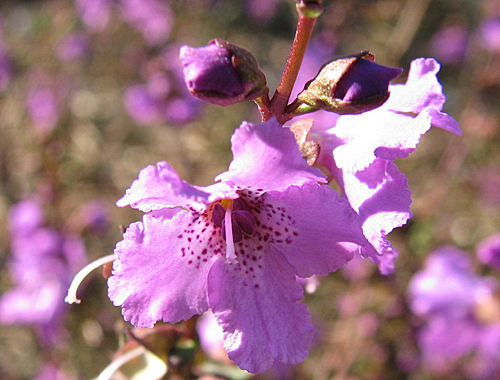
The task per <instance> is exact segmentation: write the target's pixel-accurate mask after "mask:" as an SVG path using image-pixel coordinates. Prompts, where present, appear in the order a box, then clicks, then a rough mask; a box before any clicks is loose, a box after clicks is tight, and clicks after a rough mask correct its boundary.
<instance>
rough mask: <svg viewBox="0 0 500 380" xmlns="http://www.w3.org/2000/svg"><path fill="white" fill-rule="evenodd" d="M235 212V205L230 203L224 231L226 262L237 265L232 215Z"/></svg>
mask: <svg viewBox="0 0 500 380" xmlns="http://www.w3.org/2000/svg"><path fill="white" fill-rule="evenodd" d="M232 212H233V205H232V203H230V204H229V205H228V206H227V208H226V215H225V217H224V230H225V231H226V260H227V261H228V262H229V263H232V264H235V263H236V252H235V250H234V239H233V218H231V213H232Z"/></svg>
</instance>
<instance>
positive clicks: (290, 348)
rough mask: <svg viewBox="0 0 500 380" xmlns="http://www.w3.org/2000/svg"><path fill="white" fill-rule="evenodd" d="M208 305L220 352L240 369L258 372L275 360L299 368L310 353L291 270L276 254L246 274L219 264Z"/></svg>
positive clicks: (304, 309)
mask: <svg viewBox="0 0 500 380" xmlns="http://www.w3.org/2000/svg"><path fill="white" fill-rule="evenodd" d="M208 292H209V302H210V307H211V308H212V310H213V312H214V314H215V317H216V319H217V321H218V323H219V324H220V325H221V326H222V328H223V331H224V348H225V349H226V351H227V352H228V354H229V357H230V358H231V359H232V360H233V361H234V362H235V363H236V364H237V365H238V366H239V367H240V368H242V369H245V370H247V371H250V372H252V373H260V372H263V371H265V370H266V369H268V368H269V367H271V366H272V365H273V363H274V361H275V360H279V361H281V362H284V363H298V362H300V361H302V360H303V359H304V358H305V357H306V356H307V353H308V351H309V345H310V343H311V340H312V338H313V329H312V325H311V324H310V322H309V319H310V316H309V312H308V310H307V306H306V305H304V304H302V303H301V302H300V301H301V300H302V299H303V291H302V287H301V286H300V285H299V284H298V283H297V282H296V280H295V275H294V271H293V268H292V267H291V266H290V265H289V264H288V263H287V261H286V260H285V258H284V256H283V255H282V254H281V253H280V252H278V251H276V250H275V249H272V247H271V249H269V250H268V251H266V252H265V253H264V254H263V255H262V264H261V265H260V266H259V267H256V269H255V270H254V271H251V272H245V271H242V270H240V267H239V266H232V265H227V264H226V262H225V261H224V260H217V261H216V262H215V263H214V265H213V266H212V269H211V271H210V273H209V276H208Z"/></svg>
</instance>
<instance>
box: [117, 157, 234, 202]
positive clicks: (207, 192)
mask: <svg viewBox="0 0 500 380" xmlns="http://www.w3.org/2000/svg"><path fill="white" fill-rule="evenodd" d="M234 197H236V195H234V191H232V190H231V189H230V187H229V186H228V185H227V184H215V185H212V186H208V187H204V188H203V187H198V186H193V185H191V184H189V183H187V182H185V181H183V180H182V179H180V178H179V175H178V174H177V173H176V172H175V170H174V169H173V168H172V167H171V166H170V165H169V164H168V163H167V162H158V163H157V164H156V166H153V165H149V166H147V167H146V168H144V169H142V170H141V171H140V173H139V178H138V179H137V180H135V181H134V182H133V183H132V186H131V187H130V189H128V190H127V191H126V193H125V195H124V196H123V198H121V199H120V200H119V201H118V202H116V204H117V205H118V206H119V207H125V206H129V205H130V206H131V207H133V208H136V209H139V210H141V211H143V212H149V211H152V210H159V209H162V208H165V207H178V206H189V205H191V204H206V203H210V202H213V201H215V200H217V199H221V198H234Z"/></svg>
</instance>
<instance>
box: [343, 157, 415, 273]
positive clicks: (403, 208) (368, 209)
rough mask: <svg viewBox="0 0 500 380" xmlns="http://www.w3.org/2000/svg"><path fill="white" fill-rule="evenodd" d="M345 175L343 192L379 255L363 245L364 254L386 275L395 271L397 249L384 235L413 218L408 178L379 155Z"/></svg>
mask: <svg viewBox="0 0 500 380" xmlns="http://www.w3.org/2000/svg"><path fill="white" fill-rule="evenodd" d="M343 174H344V175H343V177H342V179H341V182H342V183H343V188H344V192H345V194H346V196H347V198H348V200H349V203H350V204H351V206H352V207H353V208H354V210H356V211H357V212H358V213H359V217H360V222H361V224H362V226H363V233H364V235H365V236H366V238H367V239H368V241H370V243H372V245H373V246H374V247H375V248H376V253H377V255H378V256H374V255H373V252H371V251H370V250H367V249H364V248H362V249H361V254H362V255H363V256H365V257H371V258H372V261H374V262H375V263H376V264H378V265H379V268H380V270H381V272H382V273H383V274H389V273H392V270H393V269H394V265H393V261H394V260H395V259H396V256H397V251H396V250H395V249H394V248H393V247H392V245H391V243H390V242H389V241H388V240H387V239H386V238H385V235H387V234H388V233H389V232H391V231H392V230H393V229H394V228H397V227H401V226H402V225H404V224H405V223H406V222H407V220H408V219H409V218H410V217H411V211H410V205H411V202H412V201H411V191H410V190H409V189H408V181H407V179H406V177H405V176H404V175H403V174H402V173H400V172H399V171H398V169H397V167H396V165H395V164H393V163H392V162H390V161H387V160H383V159H380V158H377V159H376V160H375V161H374V162H373V163H372V164H371V165H370V166H369V167H367V168H366V169H365V170H362V171H359V172H357V173H355V174H354V173H343ZM381 256H385V258H384V259H382V257H381Z"/></svg>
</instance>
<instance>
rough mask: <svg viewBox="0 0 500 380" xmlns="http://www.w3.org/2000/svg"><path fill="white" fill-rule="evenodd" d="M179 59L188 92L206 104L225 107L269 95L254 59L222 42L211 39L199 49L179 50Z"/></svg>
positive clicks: (183, 47)
mask: <svg viewBox="0 0 500 380" xmlns="http://www.w3.org/2000/svg"><path fill="white" fill-rule="evenodd" d="M180 58H181V61H182V64H183V66H184V80H185V82H186V85H187V87H188V89H189V91H190V92H191V93H192V94H193V95H194V96H196V97H197V98H200V99H202V100H206V101H207V102H210V103H213V104H218V105H220V106H229V105H231V104H234V103H238V102H241V101H243V100H254V99H256V98H258V97H260V96H262V95H264V94H266V93H267V92H268V91H269V89H268V88H267V86H266V77H265V76H264V74H263V73H262V71H260V70H259V65H258V63H257V60H256V59H255V57H254V56H253V55H252V54H251V53H250V52H249V51H247V50H245V49H243V48H241V47H239V46H236V45H233V44H230V43H228V42H226V41H223V40H219V39H215V40H212V41H211V42H210V43H209V44H208V45H207V46H202V47H199V48H192V47H189V46H182V47H181V50H180Z"/></svg>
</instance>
